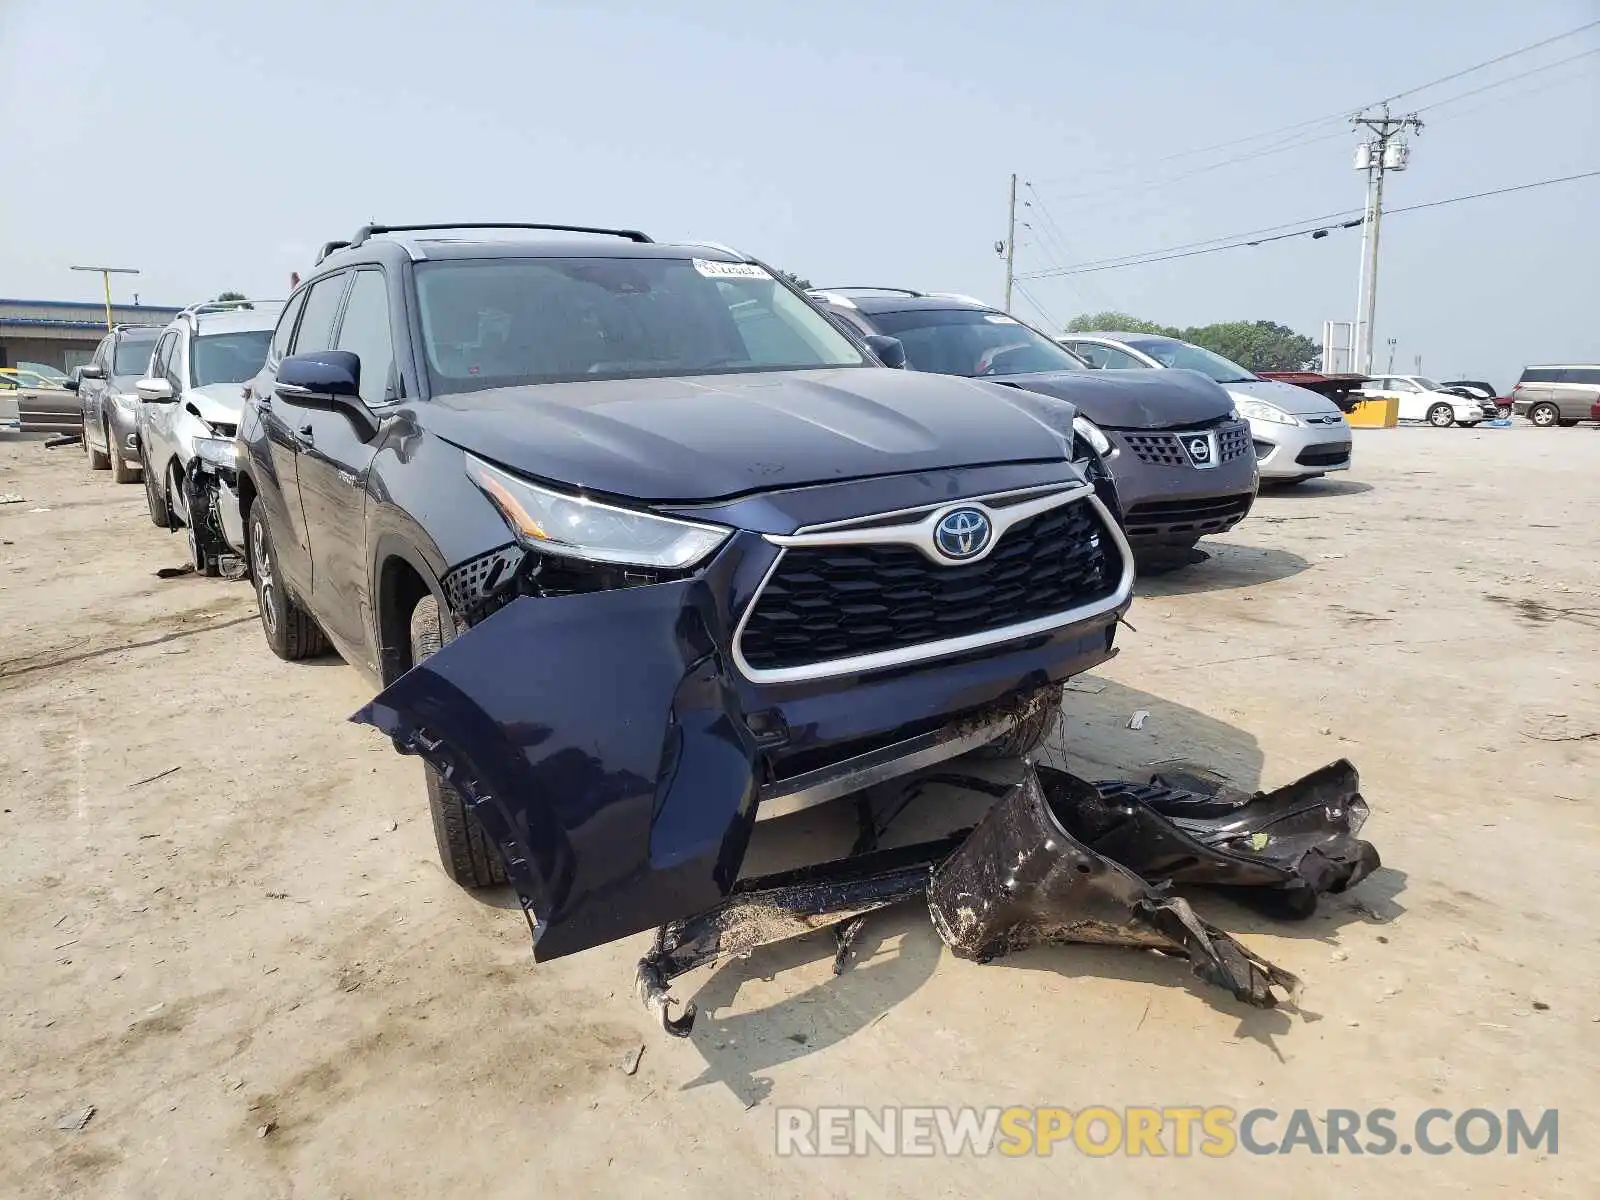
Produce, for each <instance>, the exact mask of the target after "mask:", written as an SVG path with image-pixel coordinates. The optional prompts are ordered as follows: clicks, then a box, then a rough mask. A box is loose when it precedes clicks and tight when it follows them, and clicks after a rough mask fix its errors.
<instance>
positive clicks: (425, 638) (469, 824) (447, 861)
mask: <svg viewBox="0 0 1600 1200" xmlns="http://www.w3.org/2000/svg"><path fill="white" fill-rule="evenodd" d="M454 636H455V627H454V625H453V624H452V623H450V622H448V621H446V620H445V619H444V617H443V615H442V614H441V613H440V611H439V601H438V600H436V599H435V598H434V597H433V596H431V595H429V596H424V597H423V598H422V599H421V600H419V601H417V606H416V607H415V608H414V609H412V610H411V662H412V665H413V666H414V665H416V664H417V663H419V662H421V661H422V660H423V659H425V658H428V657H429V656H430V655H433V654H435V653H437V652H438V650H439V647H441V646H443V645H444V644H445V643H446V642H448V641H449V640H450V639H451V638H453V637H454ZM422 771H423V777H424V779H425V781H426V783H427V786H428V810H429V811H430V812H431V813H432V814H433V839H434V841H435V842H437V843H438V846H439V865H440V866H442V867H443V868H444V873H445V874H446V875H448V876H450V878H451V879H452V880H454V881H455V882H456V883H458V884H460V885H461V886H462V887H468V888H483V887H495V886H497V885H499V884H503V883H505V881H506V868H505V863H504V862H502V861H501V858H500V852H499V850H497V849H496V848H495V846H494V844H493V843H492V842H490V841H489V839H488V838H486V837H485V836H484V835H483V829H482V827H480V826H479V824H478V819H477V818H476V817H474V816H473V815H472V810H471V809H469V808H468V807H467V802H466V800H465V799H463V798H462V795H461V793H460V792H458V791H456V789H455V788H454V787H452V786H451V785H450V784H449V783H448V782H446V781H445V779H444V778H443V776H441V775H440V774H439V772H438V771H435V770H434V769H433V768H432V767H431V766H429V765H428V764H427V763H424V764H423V765H422Z"/></svg>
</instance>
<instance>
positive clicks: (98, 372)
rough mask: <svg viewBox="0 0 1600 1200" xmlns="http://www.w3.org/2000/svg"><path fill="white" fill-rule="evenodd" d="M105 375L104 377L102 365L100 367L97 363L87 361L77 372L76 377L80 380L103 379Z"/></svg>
mask: <svg viewBox="0 0 1600 1200" xmlns="http://www.w3.org/2000/svg"><path fill="white" fill-rule="evenodd" d="M105 377H106V369H105V368H104V367H102V366H101V365H100V364H99V363H89V364H88V365H87V366H85V367H84V368H83V369H82V370H81V371H80V372H78V378H79V379H80V380H83V379H104V378H105Z"/></svg>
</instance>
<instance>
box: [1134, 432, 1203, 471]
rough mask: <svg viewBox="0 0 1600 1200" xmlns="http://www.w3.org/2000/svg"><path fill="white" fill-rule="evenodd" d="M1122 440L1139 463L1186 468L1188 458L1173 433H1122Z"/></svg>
mask: <svg viewBox="0 0 1600 1200" xmlns="http://www.w3.org/2000/svg"><path fill="white" fill-rule="evenodd" d="M1122 440H1123V441H1125V442H1127V443H1128V449H1129V450H1131V451H1132V452H1133V456H1134V457H1135V458H1137V459H1138V460H1139V461H1140V462H1144V463H1154V464H1155V465H1156V466H1160V467H1187V466H1188V465H1189V456H1188V455H1187V454H1185V453H1184V452H1183V444H1182V443H1181V442H1179V441H1178V435H1177V434H1175V433H1124V434H1122Z"/></svg>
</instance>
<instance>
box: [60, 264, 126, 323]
mask: <svg viewBox="0 0 1600 1200" xmlns="http://www.w3.org/2000/svg"><path fill="white" fill-rule="evenodd" d="M72 269H73V270H74V271H98V272H99V273H100V278H101V279H102V280H104V281H105V285H106V328H107V329H110V328H111V324H112V322H111V277H112V276H113V275H137V274H138V273H139V268H138V267H73V268H72Z"/></svg>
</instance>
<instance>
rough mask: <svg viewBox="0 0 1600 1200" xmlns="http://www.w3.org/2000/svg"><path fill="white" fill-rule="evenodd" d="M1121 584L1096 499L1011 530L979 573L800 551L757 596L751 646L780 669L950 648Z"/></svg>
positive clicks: (866, 549)
mask: <svg viewBox="0 0 1600 1200" xmlns="http://www.w3.org/2000/svg"><path fill="white" fill-rule="evenodd" d="M1121 576H1122V562H1121V559H1120V556H1119V555H1118V553H1117V550H1116V546H1115V544H1114V543H1113V542H1112V540H1111V539H1110V538H1109V537H1108V536H1106V533H1105V529H1104V527H1103V525H1102V524H1101V521H1100V518H1099V516H1098V515H1097V514H1096V513H1095V510H1094V508H1093V507H1092V506H1091V505H1090V504H1089V502H1088V501H1087V500H1077V501H1073V502H1071V503H1068V504H1064V505H1062V506H1061V507H1059V508H1053V509H1050V510H1049V511H1048V512H1043V513H1040V514H1039V515H1038V516H1036V517H1030V518H1028V519H1027V520H1026V521H1023V522H1021V523H1019V524H1017V525H1014V526H1012V527H1011V528H1010V529H1008V530H1007V531H1006V533H1005V535H1004V536H1003V537H1001V539H1000V541H999V543H998V544H997V545H996V546H995V548H994V550H993V551H992V552H991V553H990V554H989V556H988V557H987V558H984V559H983V560H982V561H980V562H976V563H971V564H968V565H951V566H941V565H939V564H937V563H934V562H932V561H930V560H929V559H928V558H926V557H925V556H924V555H923V554H922V552H921V551H920V550H917V549H915V548H913V547H911V546H898V545H859V546H791V547H789V548H787V549H786V550H784V551H783V557H782V558H781V559H780V560H779V561H778V565H777V568H776V569H775V570H774V571H773V573H772V575H771V576H770V578H768V580H767V582H766V586H765V587H764V588H762V590H761V594H760V595H759V596H758V597H757V598H756V601H755V608H754V610H753V611H752V612H751V614H750V618H749V620H748V621H747V622H746V624H745V628H744V634H743V637H742V639H741V641H740V650H741V651H742V653H743V655H744V660H745V662H747V663H748V664H749V665H750V666H751V667H753V668H755V669H757V670H763V671H771V670H782V669H785V668H790V667H803V666H809V665H811V664H814V663H822V662H828V661H830V660H832V659H838V658H850V657H854V656H856V655H862V654H876V653H881V652H883V651H886V650H897V649H901V648H903V647H908V646H917V645H923V644H926V643H932V642H939V641H943V640H945V639H948V638H958V637H964V636H966V635H968V634H974V633H984V632H988V631H990V630H996V629H1003V628H1005V627H1006V626H1009V625H1020V624H1022V623H1024V622H1026V621H1033V620H1038V619H1039V618H1041V617H1047V616H1051V615H1053V614H1055V613H1060V612H1065V611H1067V610H1069V609H1073V608H1077V607H1078V606H1080V605H1084V604H1091V603H1093V602H1094V601H1096V600H1103V599H1105V598H1107V597H1109V596H1110V595H1111V594H1112V593H1113V592H1114V591H1115V590H1116V587H1117V584H1118V583H1119V582H1120V580H1121Z"/></svg>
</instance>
